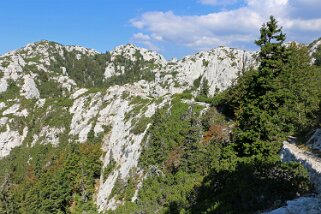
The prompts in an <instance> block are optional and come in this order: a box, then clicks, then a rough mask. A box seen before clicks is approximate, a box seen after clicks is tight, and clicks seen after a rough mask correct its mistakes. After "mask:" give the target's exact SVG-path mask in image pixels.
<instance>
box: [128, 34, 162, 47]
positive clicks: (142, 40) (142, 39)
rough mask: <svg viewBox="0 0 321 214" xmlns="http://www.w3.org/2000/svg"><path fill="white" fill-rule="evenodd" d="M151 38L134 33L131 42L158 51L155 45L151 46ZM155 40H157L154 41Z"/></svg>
mask: <svg viewBox="0 0 321 214" xmlns="http://www.w3.org/2000/svg"><path fill="white" fill-rule="evenodd" d="M152 38H153V37H151V36H149V35H147V34H143V33H136V34H134V35H133V40H134V41H135V42H137V43H139V44H142V45H144V46H145V47H147V48H148V49H150V50H153V51H159V50H160V49H159V48H158V47H157V46H156V45H154V44H153V42H152ZM154 39H155V38H154ZM155 40H157V39H155Z"/></svg>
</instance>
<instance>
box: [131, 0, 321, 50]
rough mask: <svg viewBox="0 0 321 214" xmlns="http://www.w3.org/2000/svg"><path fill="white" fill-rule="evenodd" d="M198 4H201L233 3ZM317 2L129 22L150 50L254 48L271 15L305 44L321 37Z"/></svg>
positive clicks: (254, 2)
mask: <svg viewBox="0 0 321 214" xmlns="http://www.w3.org/2000/svg"><path fill="white" fill-rule="evenodd" d="M200 1H201V2H202V3H203V4H217V3H218V2H221V4H223V3H225V4H226V3H233V2H234V3H235V2H236V1H234V0H232V1H218V0H200ZM318 2H320V0H265V1H259V0H245V6H242V7H240V8H237V9H231V10H227V11H221V12H213V13H209V14H204V15H195V16H179V15H176V14H174V13H173V12H172V11H167V12H161V11H155V12H146V13H143V14H142V15H141V16H140V17H137V18H135V19H132V20H131V21H130V22H131V24H132V26H134V27H135V28H137V29H138V30H139V31H141V32H144V33H145V34H143V33H138V34H136V37H138V36H140V37H143V36H144V38H145V39H144V41H145V42H147V41H148V43H149V45H150V46H151V45H152V44H153V45H154V44H156V43H157V44H160V43H162V42H163V43H164V42H165V43H169V44H175V45H180V46H184V47H187V48H190V49H193V50H201V49H208V48H213V47H216V46H219V45H229V46H233V47H253V41H254V40H255V39H256V38H257V37H258V33H259V28H260V26H261V25H262V24H263V23H264V22H266V21H267V20H268V17H269V16H270V15H271V14H272V15H274V16H275V17H276V18H277V19H278V20H279V23H280V25H281V26H284V31H285V32H286V33H287V35H288V37H289V39H291V40H297V41H299V42H307V40H309V41H312V40H314V39H316V38H315V37H312V36H315V35H316V34H319V36H321V13H319V11H320V10H321V3H318ZM315 8H317V9H315ZM303 9H304V11H302V10H303ZM311 11H312V12H311ZM306 13H312V14H306ZM308 35H311V38H310V37H309V36H308ZM134 37H135V35H134ZM147 38H148V39H147ZM302 39H304V41H302ZM141 40H142V38H141Z"/></svg>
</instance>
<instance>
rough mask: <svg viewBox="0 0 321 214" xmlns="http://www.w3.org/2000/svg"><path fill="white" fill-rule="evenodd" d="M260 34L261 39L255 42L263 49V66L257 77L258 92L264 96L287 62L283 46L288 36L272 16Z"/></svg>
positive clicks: (261, 58)
mask: <svg viewBox="0 0 321 214" xmlns="http://www.w3.org/2000/svg"><path fill="white" fill-rule="evenodd" d="M260 34H261V35H260V38H259V39H258V40H256V41H255V44H257V45H258V46H260V48H261V50H260V54H259V56H260V60H261V64H260V66H259V75H258V77H257V84H258V85H257V86H258V87H259V90H258V91H257V92H258V93H259V94H262V93H265V92H266V91H267V90H270V89H271V84H270V82H271V80H272V79H273V78H275V77H276V76H277V75H278V74H279V73H280V71H281V69H282V66H283V65H284V63H285V62H286V61H287V52H286V47H285V46H284V45H283V43H284V41H285V39H286V36H285V34H284V33H283V32H282V27H279V26H278V22H277V21H276V19H275V18H274V17H273V16H270V20H269V21H268V22H267V23H266V24H263V26H262V27H261V29H260Z"/></svg>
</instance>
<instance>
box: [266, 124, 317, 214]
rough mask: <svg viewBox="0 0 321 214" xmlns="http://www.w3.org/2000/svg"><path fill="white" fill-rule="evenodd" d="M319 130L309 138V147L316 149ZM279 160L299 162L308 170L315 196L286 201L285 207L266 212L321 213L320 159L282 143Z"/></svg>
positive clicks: (277, 213)
mask: <svg viewBox="0 0 321 214" xmlns="http://www.w3.org/2000/svg"><path fill="white" fill-rule="evenodd" d="M319 138H320V130H319V129H318V130H317V131H316V132H315V133H314V134H313V135H312V137H311V138H310V140H309V141H308V143H310V145H311V147H313V148H315V149H318V148H319V147H318V146H319V140H320V139H319ZM281 159H282V160H283V161H284V162H289V161H297V162H301V163H302V164H303V166H304V167H305V168H306V169H307V170H308V172H309V176H310V181H311V182H312V184H313V185H314V187H315V190H316V192H317V195H315V196H310V197H299V198H297V199H295V200H291V201H287V202H286V205H285V206H283V207H281V208H279V209H276V210H273V211H270V212H266V213H269V214H290V213H302V214H303V213H320V212H321V198H320V194H321V161H320V157H318V156H317V155H315V154H313V153H312V152H309V151H306V150H303V149H300V148H299V147H297V146H296V145H295V144H293V143H289V142H283V147H282V150H281Z"/></svg>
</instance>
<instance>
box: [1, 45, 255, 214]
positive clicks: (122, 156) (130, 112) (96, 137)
mask: <svg viewBox="0 0 321 214" xmlns="http://www.w3.org/2000/svg"><path fill="white" fill-rule="evenodd" d="M258 64H259V59H258V56H257V53H256V52H248V51H244V50H238V49H233V48H227V47H219V48H215V49H212V50H210V51H203V52H199V53H197V54H195V55H190V56H186V57H184V58H182V59H181V60H177V61H175V60H172V61H167V60H166V59H165V58H164V57H162V56H161V55H160V54H157V53H155V52H152V51H149V50H147V49H144V48H139V47H136V46H134V45H131V44H128V45H123V46H118V47H116V48H115V49H114V50H113V51H110V52H106V53H98V52H97V51H95V50H93V49H87V48H83V47H80V46H64V45H60V44H58V43H55V42H49V41H40V42H36V43H31V44H29V45H27V46H26V47H24V48H21V49H19V50H17V51H12V52H9V53H7V54H4V55H2V56H0V157H2V158H5V157H6V156H8V155H10V152H11V151H12V150H13V149H14V148H16V147H19V146H21V147H32V146H35V145H37V144H44V145H46V144H51V145H53V146H58V145H59V144H60V143H71V142H76V143H85V142H88V141H90V142H100V143H101V146H102V150H103V155H102V157H101V159H102V168H101V171H102V173H101V175H100V178H99V181H97V183H98V184H97V191H96V195H95V202H96V204H97V207H98V210H99V211H104V210H110V209H111V210H113V209H116V208H117V207H119V206H120V205H122V204H124V203H125V202H124V200H123V199H122V198H119V197H117V194H115V192H114V191H113V189H114V188H115V187H117V185H119V183H121V182H125V183H126V182H127V181H128V180H130V178H132V177H135V178H136V180H137V183H135V185H134V186H135V188H134V190H135V191H134V194H132V195H131V198H130V200H131V201H135V200H136V198H137V194H138V191H139V189H140V188H141V185H142V182H143V180H144V179H145V178H146V176H147V175H148V174H149V173H157V172H158V169H157V168H151V169H149V171H147V172H146V171H144V170H143V169H142V168H141V167H140V158H141V153H142V151H143V149H144V145H145V144H147V142H148V135H147V134H148V129H149V127H150V126H151V124H152V120H151V118H152V117H153V116H154V115H155V114H156V113H157V111H158V110H159V109H161V108H168V109H171V108H172V107H173V106H175V105H178V104H177V97H179V96H180V97H181V98H182V99H181V101H180V104H181V105H183V106H184V107H186V106H185V105H184V104H186V103H188V105H189V106H195V107H194V109H196V110H195V112H194V113H195V114H201V112H202V111H205V110H206V109H207V108H209V105H208V104H207V103H205V102H198V100H197V97H198V96H199V95H202V93H206V95H209V96H213V95H214V94H215V93H217V92H220V91H223V90H225V89H227V88H228V87H230V86H231V85H232V84H233V83H234V81H235V80H236V79H237V78H238V77H239V76H240V75H242V74H243V73H244V72H246V71H247V70H250V69H252V68H256V67H257V66H258ZM203 91H205V92H203ZM203 95H204V94H203ZM186 108H187V109H188V112H192V113H193V111H194V110H193V108H192V109H189V108H190V107H186ZM186 117H187V116H186ZM226 129H227V130H228V128H226ZM159 173H160V174H161V172H159Z"/></svg>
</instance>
